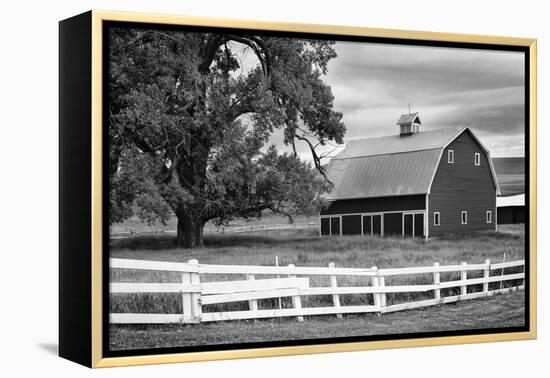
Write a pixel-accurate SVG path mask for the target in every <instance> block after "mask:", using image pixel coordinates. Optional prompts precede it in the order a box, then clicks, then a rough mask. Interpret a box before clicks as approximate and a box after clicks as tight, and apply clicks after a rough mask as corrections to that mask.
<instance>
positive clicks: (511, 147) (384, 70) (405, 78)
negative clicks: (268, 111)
mask: <svg viewBox="0 0 550 378" xmlns="http://www.w3.org/2000/svg"><path fill="white" fill-rule="evenodd" d="M335 49H336V52H337V53H338V57H337V58H335V59H334V60H333V61H331V63H330V64H329V71H328V75H327V76H326V78H325V79H326V82H327V83H328V84H329V85H331V87H332V92H333V94H334V96H335V101H334V103H335V109H336V110H337V111H340V112H342V113H343V114H344V117H343V121H344V123H345V124H346V127H347V133H346V137H345V141H346V142H347V141H349V140H351V139H358V138H368V137H373V136H382V135H391V134H396V133H397V132H398V126H396V125H395V122H396V121H397V119H398V118H399V115H400V114H401V113H407V112H408V103H410V104H411V111H412V112H419V113H420V118H421V120H422V122H423V124H424V126H423V127H422V129H423V130H430V129H438V128H445V127H451V126H461V125H467V124H468V125H470V127H472V128H473V129H474V130H475V131H476V132H477V134H478V135H479V137H480V138H481V140H482V142H483V143H484V144H485V145H486V146H487V147H488V148H489V150H490V151H491V155H492V156H524V125H525V124H524V122H525V120H524V60H523V59H524V58H523V53H519V52H501V51H490V50H471V49H456V48H454V49H451V48H441V47H423V46H422V47H419V46H404V45H387V44H367V43H357V42H337V43H336V45H335ZM281 139H282V138H281V137H280V136H279V135H274V137H273V140H272V141H273V143H275V144H277V145H278V147H279V148H280V149H281V150H285V148H284V146H283V145H282V143H281ZM300 152H301V153H300V155H301V156H302V157H303V158H306V159H307V158H308V154H307V147H306V146H301V147H300Z"/></svg>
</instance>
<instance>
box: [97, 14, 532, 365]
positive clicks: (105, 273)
mask: <svg viewBox="0 0 550 378" xmlns="http://www.w3.org/2000/svg"><path fill="white" fill-rule="evenodd" d="M112 27H119V28H122V27H126V28H137V29H156V30H178V31H187V32H205V33H206V32H208V33H232V34H260V35H271V36H280V37H287V38H300V39H325V40H327V39H328V40H334V41H342V42H364V43H382V44H394V45H409V46H424V47H444V48H463V49H477V50H493V51H515V52H523V53H524V57H525V59H524V66H525V75H524V81H525V86H524V88H525V91H524V93H525V100H524V101H525V103H524V106H525V193H526V196H525V197H526V198H525V206H526V219H527V221H526V223H525V235H526V237H525V251H526V253H525V288H524V291H525V293H526V295H525V325H524V326H523V327H505V328H486V329H475V330H458V331H442V332H422V333H410V334H404V335H399V334H391V335H373V336H354V337H339V338H319V339H300V340H285V341H265V342H251V343H234V344H216V345H201V346H187V347H170V348H144V349H131V350H123V351H111V350H109V238H108V235H109V222H108V214H109V197H108V193H109V180H108V179H106V178H107V177H108V175H107V172H109V164H108V161H109V160H108V152H109V143H108V142H109V138H108V136H109V127H108V125H109V122H108V114H107V112H106V109H108V99H109V80H108V78H109V54H108V51H109V38H108V36H109V29H110V28H112ZM102 36H103V41H101V44H102V52H103V54H102V59H103V62H102V66H103V70H102V72H103V77H102V78H101V80H102V83H103V93H102V109H103V114H102V125H103V129H102V149H103V156H102V167H103V180H102V183H103V184H102V185H103V188H102V189H103V196H102V198H103V203H102V208H103V220H102V227H103V235H104V238H103V244H102V248H103V261H102V277H101V280H102V298H103V305H102V309H101V310H102V323H103V327H102V333H103V334H102V357H103V358H109V357H130V356H143V355H160V354H176V353H194V352H210V351H228V350H243V349H257V348H272V347H289V346H307V345H320V344H323V345H331V344H339V343H351V342H368V341H385V340H408V339H429V338H435V337H452V336H473V335H490V334H501V333H513V332H529V331H530V329H531V328H530V327H531V324H530V310H531V306H530V292H531V291H530V277H531V272H530V267H531V265H530V253H529V252H530V221H531V208H530V203H531V201H530V193H531V192H530V189H531V182H530V177H531V172H530V170H529V167H530V153H531V151H530V143H531V134H530V130H531V118H530V110H531V98H530V90H531V88H530V85H531V81H530V78H531V72H530V59H531V53H530V48H529V47H528V46H517V45H500V44H484V43H471V42H450V41H433V40H422V39H414V40H413V39H404V38H403V39H402V38H389V37H372V36H346V35H333V34H324V33H304V32H288V31H267V30H260V29H258V30H256V29H254V30H253V29H239V28H227V27H210V26H191V25H176V24H170V25H168V24H157V23H142V22H130V21H103V22H102Z"/></svg>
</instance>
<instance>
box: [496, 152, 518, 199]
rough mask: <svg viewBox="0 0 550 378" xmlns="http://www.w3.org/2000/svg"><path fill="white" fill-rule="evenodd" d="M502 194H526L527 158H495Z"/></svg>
mask: <svg viewBox="0 0 550 378" xmlns="http://www.w3.org/2000/svg"><path fill="white" fill-rule="evenodd" d="M492 160H493V166H494V168H495V171H496V174H497V180H498V185H499V186H500V192H501V194H502V195H504V196H509V195H513V194H520V193H525V158H524V157H500V158H493V159H492Z"/></svg>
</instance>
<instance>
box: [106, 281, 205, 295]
mask: <svg viewBox="0 0 550 378" xmlns="http://www.w3.org/2000/svg"><path fill="white" fill-rule="evenodd" d="M109 291H110V292H111V293H180V292H186V293H200V292H201V286H200V285H193V284H180V283H133V282H112V283H111V284H109Z"/></svg>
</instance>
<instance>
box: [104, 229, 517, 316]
mask: <svg viewBox="0 0 550 378" xmlns="http://www.w3.org/2000/svg"><path fill="white" fill-rule="evenodd" d="M524 248H525V247H524V228H523V226H519V225H513V226H505V227H502V230H501V232H499V233H494V232H484V233H479V234H475V235H455V236H449V237H447V238H441V239H437V240H435V239H432V240H429V241H424V240H420V239H414V240H413V239H402V238H379V237H361V236H341V237H319V236H318V235H317V234H316V231H315V230H293V229H288V230H277V231H269V233H266V232H264V233H247V234H244V233H243V234H213V233H209V234H208V235H207V236H206V238H205V247H203V248H199V249H194V250H183V249H178V248H175V247H174V245H173V238H172V237H168V236H149V237H136V238H131V239H122V240H116V241H113V242H112V246H111V256H112V257H119V258H132V259H149V260H161V261H183V262H185V261H188V260H190V259H198V260H199V262H201V263H210V264H229V265H271V266H273V265H274V264H275V256H278V258H279V263H280V265H287V264H295V265H296V266H327V265H328V263H329V262H335V263H336V266H338V267H353V268H369V267H371V266H377V267H378V268H397V267H407V266H430V265H432V264H433V263H434V262H439V263H440V264H441V265H448V264H459V263H460V262H461V261H466V262H468V263H472V264H473V263H482V262H484V261H485V259H487V258H489V259H491V260H492V261H493V262H495V261H501V260H502V256H503V252H506V254H507V260H515V259H522V258H524ZM516 271H517V270H516ZM513 272H514V269H508V270H507V271H506V273H513ZM493 274H500V272H493ZM481 276H482V272H471V273H469V277H472V278H473V277H481ZM263 277H265V278H267V276H263ZM237 279H245V277H244V276H240V275H221V274H220V275H206V276H201V280H203V281H204V282H206V281H227V280H237ZM457 279H459V273H444V274H441V280H442V281H449V280H457ZM432 280H433V278H432V275H430V274H424V275H420V274H419V275H408V276H395V277H389V278H387V280H386V285H399V284H427V283H432V282H433V281H432ZM111 281H112V282H181V276H180V275H179V274H177V273H170V272H151V271H132V270H121V269H113V270H111ZM512 284H514V285H515V284H517V282H512ZM310 285H311V286H328V285H329V282H328V278H327V277H321V276H310ZM338 285H339V286H365V285H370V282H369V280H368V278H367V277H365V278H362V277H340V278H338ZM491 285H492V286H491V288H495V287H496V286H498V285H499V284H498V283H494V284H491ZM458 290H459V289H458V288H452V289H446V290H442V295H443V296H446V295H453V294H458ZM469 290H470V291H478V290H481V285H479V286H478V287H475V286H474V287H470V288H469ZM432 297H433V293H431V292H427V293H398V294H388V295H387V304H388V305H391V304H395V303H401V302H408V301H414V300H422V299H428V298H432ZM110 299H111V300H110V311H111V312H114V313H121V312H133V313H181V312H182V308H181V296H179V295H177V294H116V295H111V298H110ZM340 300H341V303H342V305H344V306H345V305H359V304H372V302H373V299H372V295H366V294H365V295H342V296H341V298H340ZM258 302H259V307H260V309H267V308H274V307H276V306H278V301H277V300H276V299H272V300H260V301H258ZM302 303H303V305H304V306H305V307H318V306H330V305H332V299H331V297H330V296H310V297H304V298H303V300H302ZM282 305H283V308H287V307H290V306H291V303H290V300H289V299H288V298H283V301H282ZM246 309H248V303H247V302H239V303H233V304H227V305H217V306H205V307H204V308H203V311H205V312H209V311H221V310H223V311H231V310H246Z"/></svg>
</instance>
